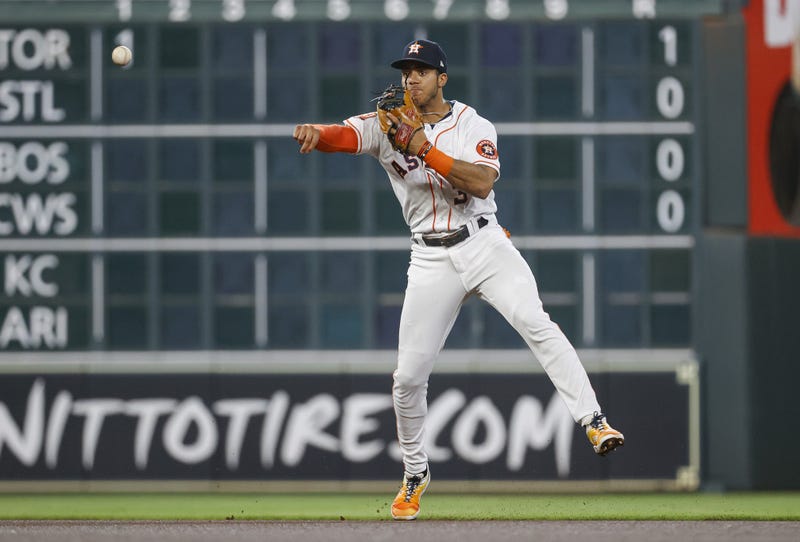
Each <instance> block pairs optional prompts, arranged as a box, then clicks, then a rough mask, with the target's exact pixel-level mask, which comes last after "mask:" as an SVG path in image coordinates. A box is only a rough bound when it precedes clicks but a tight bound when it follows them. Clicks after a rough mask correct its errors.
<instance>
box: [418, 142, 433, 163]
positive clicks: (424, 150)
mask: <svg viewBox="0 0 800 542" xmlns="http://www.w3.org/2000/svg"><path fill="white" fill-rule="evenodd" d="M432 148H433V143H431V142H430V141H428V140H427V139H426V140H425V143H423V144H422V146H421V147H420V148H419V150H418V151H417V158H421V159H422V160H423V161H425V156H427V155H428V151H430V150H431V149H432Z"/></svg>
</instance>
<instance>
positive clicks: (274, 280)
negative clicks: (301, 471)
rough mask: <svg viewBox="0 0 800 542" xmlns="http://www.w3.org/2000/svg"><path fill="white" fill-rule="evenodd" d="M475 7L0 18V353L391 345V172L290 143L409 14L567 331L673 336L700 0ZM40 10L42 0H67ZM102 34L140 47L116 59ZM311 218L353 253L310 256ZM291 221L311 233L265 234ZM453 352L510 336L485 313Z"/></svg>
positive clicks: (400, 232)
mask: <svg viewBox="0 0 800 542" xmlns="http://www.w3.org/2000/svg"><path fill="white" fill-rule="evenodd" d="M402 3H403V2H400V3H397V2H395V3H394V4H397V5H399V4H402ZM458 3H459V2H458V1H456V2H455V4H458ZM490 3H491V4H492V5H493V6H494V8H497V7H498V6H499V5H500V4H503V5H506V7H508V8H509V9H508V10H499V11H492V12H491V13H490V12H489V11H486V10H484V9H483V7H484V4H483V3H480V2H468V4H469V6H471V7H469V9H468V10H467V11H466V12H465V11H457V10H455V8H453V9H452V14H458V13H467V12H468V13H473V15H472V16H471V19H470V20H468V21H465V20H461V19H459V17H458V16H457V15H453V16H452V18H449V17H450V15H448V13H451V12H447V13H445V12H442V11H440V12H437V13H439V16H436V17H438V18H434V14H433V13H432V15H431V16H430V17H429V18H428V19H426V20H423V21H418V20H411V19H408V20H405V19H403V18H402V17H400V18H398V17H395V16H392V17H391V18H390V17H388V15H387V16H386V17H384V18H383V19H381V18H380V17H378V18H374V19H370V20H355V19H354V18H353V19H346V18H345V19H344V20H331V12H327V14H325V13H321V14H320V15H319V17H317V18H316V19H315V18H314V17H311V16H308V15H307V12H304V11H303V9H304V8H303V3H302V2H300V1H298V2H296V3H293V2H277V4H280V5H281V6H282V7H281V9H283V10H287V9H288V8H287V6H289V5H296V7H297V8H298V10H299V11H298V12H297V13H299V14H301V15H302V14H304V13H306V15H307V16H306V17H305V19H303V20H291V17H288V14H289V13H290V11H286V12H285V13H284V12H281V13H284V15H286V16H284V17H282V20H278V19H276V18H275V14H274V13H272V12H271V15H270V17H272V18H271V19H269V18H267V20H261V21H258V20H254V19H252V18H250V15H247V16H243V17H241V18H239V19H236V20H235V22H229V21H230V20H231V19H228V18H224V17H221V18H218V19H216V20H208V19H204V20H198V18H197V17H195V18H193V17H192V16H191V13H190V16H188V17H185V18H182V19H175V18H169V17H165V18H164V20H161V21H151V20H143V19H137V16H136V14H137V13H138V12H137V9H138V8H137V5H138V4H137V2H133V3H130V2H121V3H120V2H117V3H116V4H115V6H116V7H117V8H120V6H121V7H122V8H125V6H128V7H129V8H131V9H132V10H133V11H132V12H131V11H125V10H124V9H123V10H122V11H118V12H117V14H118V15H119V17H122V15H124V14H126V13H127V16H126V17H127V19H125V18H122V19H120V18H118V19H117V20H116V21H115V20H113V19H110V20H107V19H102V20H98V21H95V22H93V23H92V24H89V23H90V22H91V21H90V20H88V19H87V20H86V22H84V23H78V22H74V21H70V22H68V23H66V24H61V23H59V22H58V20H59V19H54V20H52V21H46V20H43V19H41V18H38V19H37V20H32V21H31V22H30V23H29V24H26V23H24V22H21V21H17V20H16V19H12V21H13V22H11V23H3V22H2V21H3V20H4V18H3V17H0V256H1V257H2V261H0V269H2V275H1V277H2V288H3V292H2V296H1V297H0V350H42V351H59V350H85V349H92V350H102V349H108V350H131V349H133V350H139V349H145V350H146V349H150V350H170V349H206V350H214V349H230V348H233V349H258V348H280V349H292V348H300V349H306V348H345V349H347V348H352V349H361V348H392V347H393V345H396V338H395V335H394V334H396V329H397V325H396V324H397V320H398V319H399V308H400V304H401V303H402V292H403V278H404V266H405V264H406V262H407V250H408V246H407V244H405V241H404V238H405V239H407V235H408V233H407V228H406V227H405V225H404V224H402V220H401V217H400V211H399V209H398V208H397V204H396V201H395V200H394V199H393V196H392V194H391V190H390V188H389V187H388V183H386V182H384V179H383V176H382V174H381V173H380V172H379V171H378V169H377V167H376V166H375V165H374V164H371V163H369V164H368V163H367V161H366V159H363V158H362V159H357V158H352V157H349V156H335V155H329V156H320V155H315V156H312V157H300V156H298V154H297V151H296V145H295V144H294V142H293V141H292V140H291V137H289V136H290V133H291V126H293V124H294V123H296V122H304V121H321V122H339V121H341V119H343V118H346V117H348V116H350V115H351V114H354V113H358V112H361V111H363V110H367V109H369V108H370V105H371V104H370V99H371V98H372V96H373V94H372V92H373V91H374V90H376V89H380V88H383V87H385V85H386V83H387V82H388V81H392V80H393V78H395V77H397V74H396V72H395V71H394V70H391V69H390V68H388V63H389V61H390V60H391V59H392V58H393V57H394V56H396V54H397V51H398V50H399V49H400V48H401V47H402V45H403V44H404V43H405V42H406V41H408V40H409V39H411V38H413V36H414V33H415V31H416V30H418V29H419V28H420V27H421V26H422V27H424V28H426V30H427V31H428V32H429V33H430V36H431V37H432V38H433V39H437V40H438V41H440V42H441V43H442V44H443V45H444V46H445V49H446V51H447V52H448V55H449V57H450V58H449V60H450V62H449V64H450V66H451V67H452V68H451V70H450V73H449V75H450V81H449V84H448V89H447V90H448V92H447V97H450V98H455V99H459V100H461V101H463V102H466V103H469V104H471V105H474V106H475V107H476V108H477V109H478V111H479V112H480V113H481V114H482V115H484V116H485V117H487V118H489V119H491V120H492V121H494V122H495V124H496V125H497V127H498V133H499V139H500V141H499V143H500V149H501V160H502V163H503V177H502V180H501V181H500V184H499V185H498V190H497V198H498V201H499V205H500V210H501V212H500V220H501V222H503V224H504V225H505V226H507V227H508V228H509V229H510V230H511V231H512V233H513V234H514V238H515V239H516V240H517V241H518V246H519V247H520V248H521V250H523V253H524V255H525V256H526V258H528V259H529V261H531V263H532V265H534V266H535V269H536V273H537V278H538V279H539V281H540V286H541V290H542V295H543V298H544V301H545V303H546V305H547V306H548V307H549V308H550V312H551V314H553V316H554V319H556V320H557V321H559V323H560V324H561V325H562V327H563V328H564V329H565V331H566V332H567V333H568V335H569V336H570V338H571V339H572V340H573V341H574V342H575V343H576V345H577V346H579V347H581V346H582V347H592V348H595V347H661V346H667V347H687V346H689V341H690V333H689V330H690V314H691V310H690V305H691V298H690V290H691V288H690V267H691V264H690V262H691V258H690V251H691V247H692V246H693V243H692V238H691V236H692V233H693V231H694V228H695V224H694V222H693V221H694V215H695V213H693V211H692V208H693V207H692V206H693V204H694V201H693V198H692V192H693V190H694V189H695V185H696V183H697V172H696V165H695V162H696V153H695V145H696V143H695V137H694V130H695V128H694V126H695V125H694V119H695V118H696V116H697V111H695V103H696V101H695V99H694V97H695V93H696V92H697V89H696V88H695V85H694V83H693V76H694V70H695V56H696V52H695V43H696V42H697V25H698V22H697V20H696V19H694V18H690V17H689V16H690V15H693V14H696V13H697V10H698V9H701V8H702V7H705V8H708V9H711V8H709V6H712V5H713V6H712V7H713V8H714V9H717V8H718V4H719V3H718V2H690V3H685V2H684V3H680V5H682V6H688V7H687V10H688V11H686V13H687V14H688V15H687V16H686V17H685V18H673V19H660V18H659V16H660V12H659V11H658V10H659V9H661V8H660V7H659V6H663V9H664V10H665V11H667V12H671V13H673V17H680V15H675V13H676V10H675V5H676V3H675V2H633V4H631V2H624V3H619V5H620V6H621V5H622V4H624V10H623V9H622V8H620V10H618V11H619V17H618V18H615V19H609V20H606V19H589V18H586V19H580V18H573V15H574V13H578V15H579V14H580V9H589V7H591V6H592V5H593V4H592V3H585V2H583V3H582V2H575V3H570V2H544V3H543V4H542V6H544V5H547V7H548V9H550V10H551V11H549V12H548V11H541V10H540V7H536V8H535V9H536V10H537V11H536V14H538V13H539V11H541V15H542V18H535V17H529V18H528V19H525V20H523V19H521V18H515V15H514V14H515V13H516V12H515V10H517V9H525V8H524V6H529V5H534V4H535V3H533V4H532V3H528V2H523V3H516V2H511V3H510V4H509V3H508V2H506V3H503V2H494V3H492V2H490ZM29 4H33V3H29ZM39 4H41V5H42V10H45V11H42V15H41V16H42V17H44V16H46V13H47V11H46V10H47V9H49V8H50V7H51V4H52V7H53V9H54V10H56V11H58V10H64V9H65V6H66V4H67V3H65V2H61V3H59V2H56V3H50V2H46V3H43V2H40V3H39ZM78 4H80V3H79V2H78V3H74V5H76V6H77V5H78ZM224 4H226V5H228V7H229V8H230V7H231V6H233V5H234V4H235V5H240V4H239V3H235V2H234V3H231V2H227V3H224ZM265 4H270V3H269V2H265V3H260V4H258V6H259V8H258V9H260V7H263V5H265ZM339 4H341V5H350V4H349V3H348V2H343V3H342V2H340V3H339ZM371 4H374V3H370V5H371ZM394 4H393V5H394ZM607 4H608V5H612V4H613V3H612V2H607ZM9 5H10V4H9V3H6V7H8V6H9ZM153 5H155V3H153ZM168 5H169V6H170V7H171V11H169V12H168V13H173V12H174V11H175V10H177V9H179V8H180V9H183V10H185V9H186V8H189V9H190V10H191V8H192V6H196V7H198V6H199V7H198V9H200V8H202V9H205V8H207V7H208V6H209V5H211V4H210V3H209V2H197V3H195V4H193V3H191V2H169V4H168ZM243 5H244V6H249V5H250V4H249V3H247V2H245V3H244V4H243ZM341 5H340V7H341ZM387 5H388V3H387ZM406 5H409V4H407V3H406ZM486 5H488V4H486ZM535 5H536V6H539V5H538V4H535ZM575 5H577V6H578V8H577V11H568V10H567V11H565V10H564V9H562V8H564V7H565V6H566V7H569V8H570V9H572V8H571V6H575ZM614 5H617V4H614ZM631 5H633V6H634V7H635V9H634V10H633V11H631ZM475 6H479V7H480V8H481V9H478V10H477V11H476V9H477V8H475ZM558 6H561V8H559V9H557V10H556V11H552V10H553V9H555V8H556V7H558ZM587 6H588V7H587ZM395 7H396V6H395ZM440 7H441V6H440ZM473 8H475V9H473ZM20 9H27V7H24V6H23V7H20ZM253 9H257V8H256V7H254V8H253ZM365 9H366V8H365ZM442 9H443V8H442ZM487 9H488V8H487ZM542 9H544V8H542ZM98 10H99V11H98V13H102V14H106V15H107V10H104V9H101V8H98ZM470 10H472V11H470ZM637 10H638V11H637ZM670 10H672V11H670ZM56 11H54V12H53V13H55V12H56ZM59 13H61V12H60V11H59ZM131 13H132V14H133V16H132V17H131ZM248 13H250V12H248ZM354 13H355V12H354ZM370 13H372V12H370ZM385 13H386V14H391V13H394V14H395V15H399V14H400V12H399V11H397V12H394V11H391V10H390V11H386V12H385ZM412 13H413V11H412ZM443 13H445V15H446V16H444V17H442V16H441V15H442V14H443ZM586 13H588V12H586ZM106 15H103V16H104V17H105V16H106ZM546 17H550V19H551V20H548V19H547V18H546ZM637 17H639V18H637ZM451 19H452V20H451ZM61 20H69V19H66V18H62V19H61ZM476 21H477V22H478V24H474V23H475V22H476ZM386 25H391V26H392V28H393V31H392V33H391V35H389V34H390V33H387V32H385V31H383V30H384V29H385V26H386ZM117 44H124V45H127V46H129V47H130V48H131V49H132V50H133V53H134V59H133V62H132V64H131V65H130V66H128V67H126V68H124V69H123V68H120V67H117V66H114V65H113V64H112V62H111V59H110V51H111V49H113V47H114V45H117ZM327 236H336V237H338V238H345V239H348V240H350V241H351V242H352V246H349V245H347V246H345V247H344V248H343V249H342V250H337V251H331V250H325V249H324V239H325V237H327ZM364 237H370V238H372V237H387V238H391V239H395V240H396V243H395V244H393V245H391V247H390V249H387V250H382V251H370V250H364V249H363V244H360V241H359V240H360V239H361V238H364ZM219 238H225V239H231V238H233V239H236V240H237V241H239V243H238V244H236V247H235V248H231V249H227V248H226V247H224V246H223V247H222V248H220V246H219V243H216V242H215V240H218V239H219ZM286 238H293V239H295V238H299V239H300V240H301V245H302V246H303V247H305V248H304V249H303V250H302V251H300V250H291V249H289V250H278V249H275V248H271V245H269V244H264V243H263V241H264V240H266V241H270V240H281V239H286ZM184 241H185V242H184ZM303 243H304V244H303ZM281 246H284V245H281ZM298 246H300V245H298ZM602 246H610V247H611V249H609V250H605V249H603V250H600V249H598V248H597V247H602ZM192 247H194V248H192ZM594 288H596V289H597V294H596V295H594V293H593V292H594V291H595V290H594ZM587 300H588V301H589V302H590V303H587ZM605 322H614V324H613V326H611V325H608V324H606V323H605ZM475 330H480V332H479V333H478V332H476V331H475ZM448 345H449V346H454V347H469V348H515V347H524V345H522V344H521V343H519V342H518V338H517V337H516V336H514V335H513V332H509V331H508V329H507V326H506V324H505V323H504V322H502V321H500V320H499V319H498V317H497V315H495V314H493V313H492V312H491V310H490V309H486V310H484V308H474V309H473V308H470V309H469V310H466V311H465V312H464V314H462V316H461V317H460V318H459V321H458V322H457V324H456V328H455V330H454V333H453V337H452V338H451V341H450V342H448Z"/></svg>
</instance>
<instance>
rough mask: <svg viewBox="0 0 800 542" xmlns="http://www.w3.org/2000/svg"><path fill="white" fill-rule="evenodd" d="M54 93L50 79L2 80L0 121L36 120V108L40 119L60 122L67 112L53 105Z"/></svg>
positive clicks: (0, 86)
mask: <svg viewBox="0 0 800 542" xmlns="http://www.w3.org/2000/svg"><path fill="white" fill-rule="evenodd" d="M54 95H55V92H54V89H53V82H52V81H13V80H11V81H3V82H2V83H0V122H13V121H17V120H24V121H28V122H29V121H32V120H36V112H37V110H38V111H39V117H40V119H41V120H42V121H44V122H61V121H62V120H64V119H65V118H66V116H67V114H66V112H65V111H64V110H63V109H59V108H57V107H56V106H55V103H54ZM37 98H38V99H37ZM37 105H38V106H39V107H38V108H37Z"/></svg>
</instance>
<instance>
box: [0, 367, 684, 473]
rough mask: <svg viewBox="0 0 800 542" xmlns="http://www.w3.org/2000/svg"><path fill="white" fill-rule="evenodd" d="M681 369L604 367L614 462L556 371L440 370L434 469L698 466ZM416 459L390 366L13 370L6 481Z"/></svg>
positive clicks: (5, 402)
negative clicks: (401, 436)
mask: <svg viewBox="0 0 800 542" xmlns="http://www.w3.org/2000/svg"><path fill="white" fill-rule="evenodd" d="M677 375H678V373H676V371H675V370H672V371H664V372H642V373H633V372H631V373H601V374H596V375H592V379H593V383H594V385H595V388H596V390H597V392H598V395H599V396H600V398H601V403H602V404H603V406H604V408H605V409H606V412H607V413H608V415H609V421H611V422H612V423H613V425H614V426H615V427H617V428H618V429H620V430H622V431H623V432H624V433H625V436H626V445H625V447H624V448H622V449H620V450H619V451H616V452H614V453H612V454H610V455H609V456H608V457H605V458H600V457H597V456H596V455H595V454H594V453H593V452H592V450H591V447H590V446H589V444H588V441H587V440H586V437H585V435H584V433H583V431H582V429H581V428H580V427H578V426H577V425H576V424H575V423H574V422H573V420H572V418H571V417H570V415H569V413H568V411H567V409H566V407H565V405H564V404H563V402H562V401H561V399H560V398H559V397H558V395H557V394H556V393H555V391H554V389H553V387H552V384H551V383H550V382H549V380H548V379H547V377H546V376H545V375H543V374H529V373H526V374H466V373H457V374H453V373H444V374H434V375H433V376H432V377H431V382H430V388H429V415H428V425H427V441H428V442H427V447H428V450H429V454H430V460H431V469H432V471H435V472H436V477H437V479H439V480H497V481H504V480H509V481H510V480H521V481H524V480H530V481H534V480H536V481H538V480H542V481H558V480H576V481H579V480H586V481H592V480H607V479H629V480H660V479H664V480H674V479H676V477H680V476H681V474H680V473H681V472H682V471H685V470H686V469H687V467H689V465H690V463H691V462H692V461H693V460H692V457H691V456H692V453H691V445H690V444H691V438H690V436H691V435H690V433H691V428H690V425H691V419H692V413H691V412H690V395H691V391H690V386H687V385H686V384H685V383H681V382H680V380H681V379H680V378H677ZM695 467H696V465H695ZM401 468H402V467H401V464H400V461H399V455H398V450H397V446H396V443H395V422H394V412H393V410H392V400H391V376H390V375H377V374H264V373H255V374H224V373H202V374H177V373H174V374H90V373H87V374H44V375H27V374H25V375H23V374H6V375H3V377H2V379H0V482H1V481H31V480H91V481H95V480H98V481H99V480H252V481H270V480H274V481H280V480H344V481H350V480H352V481H355V480H383V479H393V478H396V477H397V476H398V475H399V473H400V472H401Z"/></svg>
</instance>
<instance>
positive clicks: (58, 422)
mask: <svg viewBox="0 0 800 542" xmlns="http://www.w3.org/2000/svg"><path fill="white" fill-rule="evenodd" d="M71 410H72V394H71V393H70V392H68V391H63V390H62V391H60V392H58V394H57V395H56V398H55V399H54V400H53V406H52V407H51V408H50V419H49V420H48V422H47V436H46V438H45V450H44V460H45V464H46V465H47V467H48V468H50V469H54V468H56V466H57V465H58V452H59V451H60V450H61V439H62V438H63V436H64V428H65V427H66V425H67V418H69V414H70V411H71Z"/></svg>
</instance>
